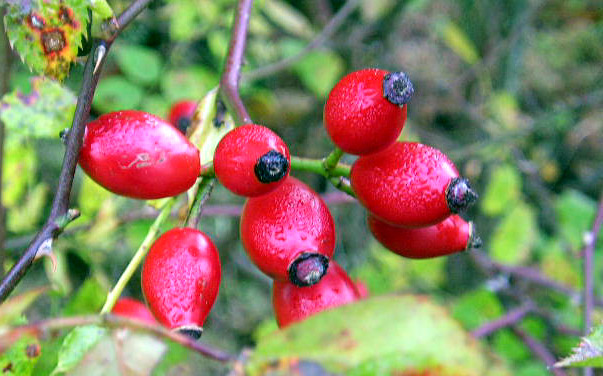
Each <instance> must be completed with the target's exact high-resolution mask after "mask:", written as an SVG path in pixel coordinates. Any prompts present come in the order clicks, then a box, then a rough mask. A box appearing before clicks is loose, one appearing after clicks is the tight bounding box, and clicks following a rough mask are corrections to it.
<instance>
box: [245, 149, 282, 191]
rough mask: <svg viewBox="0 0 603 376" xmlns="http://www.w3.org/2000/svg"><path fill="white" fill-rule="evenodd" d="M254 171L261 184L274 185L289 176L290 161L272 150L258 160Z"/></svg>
mask: <svg viewBox="0 0 603 376" xmlns="http://www.w3.org/2000/svg"><path fill="white" fill-rule="evenodd" d="M253 171H254V172H255V176H256V177H257V178H258V180H259V181H260V182H262V183H266V184H267V183H274V182H275V181H279V180H281V179H282V178H284V177H285V175H287V172H288V171H289V161H288V160H287V158H286V157H285V156H284V155H282V154H281V153H279V152H278V151H276V150H270V151H269V152H268V153H266V154H264V155H262V156H261V157H260V158H259V159H258V161H257V162H256V163H255V166H254V168H253Z"/></svg>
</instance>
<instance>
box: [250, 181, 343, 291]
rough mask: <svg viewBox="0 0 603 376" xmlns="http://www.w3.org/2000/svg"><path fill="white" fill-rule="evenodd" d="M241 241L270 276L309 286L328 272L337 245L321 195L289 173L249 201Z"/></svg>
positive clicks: (259, 266)
mask: <svg viewBox="0 0 603 376" xmlns="http://www.w3.org/2000/svg"><path fill="white" fill-rule="evenodd" d="M241 241H242V243H243V246H244V247H245V250H246V251H247V254H248V255H249V258H251V260H252V261H253V262H254V263H255V265H257V267H258V268H259V269H260V270H261V271H263V272H264V273H266V274H267V275H269V276H270V277H272V278H274V279H279V280H287V279H289V280H290V281H291V282H293V283H295V284H297V285H299V286H309V285H313V284H315V283H316V282H318V281H319V280H320V279H321V278H322V276H323V275H324V273H325V272H326V269H327V267H328V263H329V258H331V256H332V255H333V251H334V250H335V224H334V223H333V217H331V213H330V212H329V209H328V208H327V205H326V204H325V203H324V202H323V201H322V199H321V198H320V196H319V195H318V194H317V193H316V192H314V191H313V190H312V189H311V188H310V187H308V186H307V185H305V184H304V183H302V182H300V181H299V180H297V179H295V178H293V177H288V178H287V179H286V180H285V181H284V182H283V184H281V185H280V186H279V187H278V188H277V189H275V190H274V191H272V192H270V193H268V194H266V195H263V196H259V197H252V198H250V199H248V200H247V202H246V203H245V207H244V208H243V213H242V215H241Z"/></svg>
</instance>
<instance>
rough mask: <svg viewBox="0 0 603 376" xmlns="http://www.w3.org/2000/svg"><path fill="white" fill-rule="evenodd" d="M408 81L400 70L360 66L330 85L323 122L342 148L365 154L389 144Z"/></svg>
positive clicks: (399, 123)
mask: <svg viewBox="0 0 603 376" xmlns="http://www.w3.org/2000/svg"><path fill="white" fill-rule="evenodd" d="M413 93H414V88H413V86H412V83H411V82H410V80H409V79H408V77H407V76H406V74H404V73H402V72H394V73H389V72H388V71H385V70H381V69H363V70H359V71H356V72H353V73H350V74H348V75H347V76H345V77H344V78H342V79H341V81H339V82H338V83H337V85H335V87H333V89H332V90H331V93H330V94H329V98H328V99H327V102H326V104H325V108H324V124H325V127H326V129H327V133H328V134H329V136H330V137H331V140H333V143H335V145H337V146H338V147H339V148H341V149H342V150H343V151H345V152H347V153H350V154H356V155H365V154H372V153H376V152H378V151H381V150H383V149H385V148H387V147H388V146H390V145H391V144H393V143H394V142H395V141H396V139H397V138H398V136H399V135H400V132H402V128H403V127H404V122H405V121H406V103H407V102H408V101H409V100H410V98H411V97H412V94H413Z"/></svg>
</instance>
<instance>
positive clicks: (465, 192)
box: [446, 178, 477, 214]
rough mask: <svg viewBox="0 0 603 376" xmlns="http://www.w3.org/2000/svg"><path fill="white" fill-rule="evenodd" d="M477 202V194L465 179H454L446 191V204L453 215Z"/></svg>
mask: <svg viewBox="0 0 603 376" xmlns="http://www.w3.org/2000/svg"><path fill="white" fill-rule="evenodd" d="M475 201H477V193H475V191H474V190H473V189H471V186H470V185H469V180H467V179H465V178H454V179H452V181H451V182H450V184H449V185H448V189H446V203H447V204H448V208H449V209H450V211H451V212H453V213H455V214H456V213H459V212H461V211H463V210H465V209H467V208H468V207H470V206H471V205H473V204H474V203H475Z"/></svg>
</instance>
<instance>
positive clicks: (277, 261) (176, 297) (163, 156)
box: [80, 69, 479, 337]
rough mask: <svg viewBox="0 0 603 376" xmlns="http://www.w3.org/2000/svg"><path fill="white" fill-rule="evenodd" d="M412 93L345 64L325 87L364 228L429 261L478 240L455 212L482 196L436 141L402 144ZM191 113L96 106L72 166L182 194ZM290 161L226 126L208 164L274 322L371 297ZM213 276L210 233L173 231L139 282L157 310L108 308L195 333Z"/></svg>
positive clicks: (274, 146)
mask: <svg viewBox="0 0 603 376" xmlns="http://www.w3.org/2000/svg"><path fill="white" fill-rule="evenodd" d="M413 91H414V89H413V86H412V84H411V82H410V80H409V79H408V77H407V76H406V74H404V73H402V72H395V73H389V72H387V71H384V70H379V69H365V70H361V71H357V72H354V73H351V74H349V75H347V76H346V77H344V78H343V79H342V80H341V81H340V82H339V83H338V84H337V85H336V86H335V87H334V88H333V89H332V91H331V93H330V94H329V97H328V99H327V102H326V104H325V107H324V124H325V127H326V130H327V132H328V134H329V136H330V137H331V139H332V140H333V142H334V143H335V145H336V146H337V147H338V148H339V149H340V150H341V151H343V152H347V153H349V154H354V155H358V156H359V157H358V159H357V160H356V161H355V163H354V164H353V166H352V169H351V174H350V179H351V187H352V189H353V191H354V194H355V195H356V196H357V198H358V200H359V201H360V203H361V204H362V205H363V206H364V207H365V208H366V209H367V210H368V211H369V216H368V225H369V229H370V231H371V232H372V234H373V235H374V236H375V238H376V239H377V240H378V241H379V242H381V243H382V244H383V245H384V246H385V247H386V248H388V249H390V250H392V251H393V252H396V253H397V254H400V255H402V256H405V257H410V258H427V257H435V256H441V255H446V254H451V253H454V252H458V251H461V250H465V249H467V248H471V247H475V246H478V245H479V238H478V237H477V236H476V235H475V234H474V231H473V226H472V224H471V223H468V222H466V221H464V220H463V219H462V218H461V217H459V216H458V215H456V213H458V212H459V211H461V210H463V209H465V208H466V207H467V206H469V205H470V204H472V203H473V202H474V201H475V199H476V194H475V193H474V192H473V191H472V190H471V188H470V186H469V183H468V182H467V180H466V179H463V178H461V177H460V176H459V173H458V171H457V169H456V168H455V166H454V164H453V163H452V162H451V161H450V160H449V159H448V158H447V157H446V156H445V155H444V154H443V153H442V152H440V151H439V150H437V149H435V148H432V147H429V146H426V145H423V144H419V143H409V142H399V141H397V139H398V137H399V136H400V134H401V132H402V129H403V127H404V123H405V121H406V110H407V109H406V107H407V105H406V103H407V102H408V101H409V100H410V98H411V96H412V94H413ZM193 110H194V104H190V103H181V104H178V105H177V106H175V107H174V108H173V110H172V112H171V114H170V121H171V123H172V124H170V123H168V122H166V121H164V120H162V119H160V118H158V117H156V116H154V115H150V114H147V113H144V112H140V111H119V112H114V113H110V114H106V115H103V116H101V117H99V118H98V119H97V120H95V121H92V122H91V123H89V124H88V125H87V128H86V135H85V139H84V145H83V148H82V152H81V156H80V165H81V166H82V168H83V169H84V170H85V171H86V173H87V174H88V175H89V176H90V177H91V178H92V179H94V180H95V181H96V182H98V183H99V184H101V185H102V186H104V187H105V188H107V189H109V190H110V191H112V192H114V193H117V194H120V195H124V196H128V197H132V198H138V199H158V198H163V197H170V196H175V195H178V194H180V193H183V192H185V191H186V190H188V189H189V188H190V187H191V186H193V185H194V183H195V181H196V180H197V178H198V176H199V174H200V171H201V166H200V161H199V151H198V149H197V148H196V147H195V146H194V145H192V144H191V143H190V142H189V141H188V139H187V138H186V137H185V136H184V134H183V133H184V131H185V129H186V128H187V126H188V124H187V120H186V119H190V115H191V113H192V111H193ZM183 119H184V120H183ZM290 167H291V156H290V154H289V150H288V148H287V145H286V144H285V143H284V142H283V140H282V139H281V138H280V137H279V136H278V135H277V134H275V133H274V132H273V131H271V130H270V129H268V128H266V127H264V126H261V125H256V124H247V125H243V126H240V127H238V128H235V129H234V130H232V131H230V132H229V133H227V134H226V135H225V136H224V137H223V138H222V140H221V141H220V142H219V144H218V146H217V148H216V150H215V154H214V159H213V171H214V172H215V176H216V178H217V179H218V180H219V181H220V183H221V184H222V185H224V187H226V188H227V189H228V190H230V191H231V192H233V193H235V194H237V195H241V196H244V197H247V201H246V203H245V206H244V208H243V212H242V215H241V220H240V234H241V241H242V243H243V246H244V248H245V250H246V252H247V254H248V256H249V258H250V259H251V261H252V262H253V263H254V264H255V265H256V266H257V267H258V268H259V269H260V270H261V271H262V272H264V273H265V274H266V275H268V276H270V277H271V278H273V279H274V284H273V305H274V311H275V315H276V319H277V322H278V324H279V326H280V327H284V326H287V325H289V324H290V323H292V322H296V321H299V320H302V319H304V318H306V317H308V316H310V315H312V314H314V313H317V312H320V311H323V310H325V309H328V308H331V307H335V306H338V305H341V304H346V303H349V302H352V301H355V300H358V299H360V298H361V297H363V296H364V295H365V294H366V293H365V292H364V291H361V290H362V289H361V288H360V287H359V286H357V285H355V284H354V282H353V281H352V280H351V279H350V277H349V276H348V275H347V274H346V272H345V271H344V270H343V269H342V268H341V267H340V266H339V265H337V264H336V263H335V262H334V261H332V260H331V259H332V257H333V252H334V250H335V238H336V232H335V225H334V222H333V217H332V216H331V213H330V212H329V209H328V208H327V206H326V204H325V203H324V202H323V200H322V199H321V197H320V196H319V195H318V194H317V193H316V192H314V191H313V190H312V189H311V188H310V187H308V186H307V185H306V184H304V183H303V182H301V181H299V180H297V179H296V178H294V177H292V176H289V172H290ZM220 278H221V271H220V260H219V256H218V251H217V249H216V247H215V246H214V244H213V243H212V241H211V239H210V238H209V237H208V236H207V235H205V234H204V233H203V232H201V231H198V230H197V229H193V228H174V229H172V230H169V231H167V232H166V233H164V234H163V235H162V236H161V237H159V239H157V240H156V241H155V243H154V244H153V245H152V246H151V248H150V250H149V252H148V254H147V256H146V259H145V261H144V265H143V270H142V291H143V294H144V296H145V299H146V302H147V304H148V307H149V309H150V311H151V312H152V315H149V313H148V311H146V307H145V306H144V304H142V303H138V302H136V301H132V300H120V301H119V302H118V304H117V305H116V306H115V308H114V312H115V313H120V314H124V315H131V316H138V317H140V318H141V319H145V320H147V321H151V322H152V321H154V319H153V317H154V318H155V319H157V320H158V321H159V322H160V323H161V324H162V325H165V326H167V327H169V328H173V329H177V330H179V331H181V332H184V333H187V334H189V335H192V336H194V337H198V336H199V335H200V333H201V328H202V326H203V322H204V321H205V318H206V317H207V315H208V314H209V311H210V310H211V307H212V305H213V304H214V302H215V299H216V297H217V294H218V288H219V284H220ZM136 312H138V313H136Z"/></svg>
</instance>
